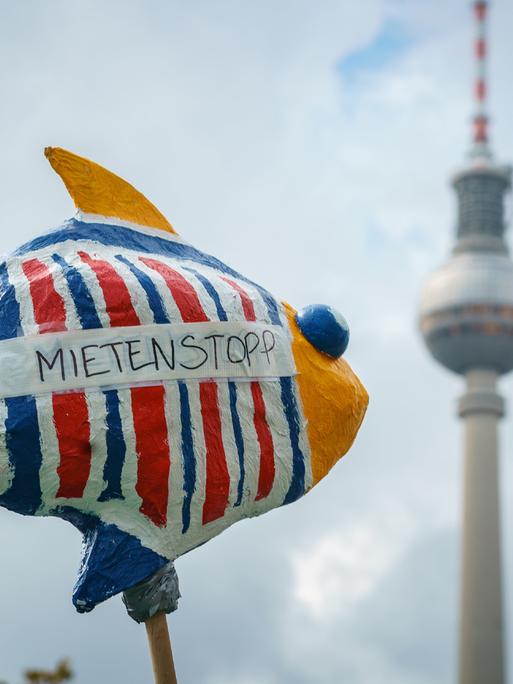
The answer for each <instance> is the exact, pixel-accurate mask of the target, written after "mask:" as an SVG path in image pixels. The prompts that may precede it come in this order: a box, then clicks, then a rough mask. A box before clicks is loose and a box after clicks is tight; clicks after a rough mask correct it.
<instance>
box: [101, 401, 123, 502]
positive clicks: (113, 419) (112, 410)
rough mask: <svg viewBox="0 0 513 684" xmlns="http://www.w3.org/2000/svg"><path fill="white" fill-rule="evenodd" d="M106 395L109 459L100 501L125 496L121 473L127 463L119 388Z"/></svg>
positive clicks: (105, 467)
mask: <svg viewBox="0 0 513 684" xmlns="http://www.w3.org/2000/svg"><path fill="white" fill-rule="evenodd" d="M104 395H105V401H106V404H107V435H106V442H107V459H106V461H105V466H104V468H103V479H104V480H105V482H106V483H107V486H106V487H105V489H104V490H103V492H102V493H101V494H100V496H99V497H98V501H110V500H111V499H124V498H125V497H124V496H123V492H122V491H121V473H122V470H123V464H124V463H125V454H126V445H125V438H124V435H123V425H122V423H121V416H120V414H119V395H118V392H117V390H106V391H105V392H104Z"/></svg>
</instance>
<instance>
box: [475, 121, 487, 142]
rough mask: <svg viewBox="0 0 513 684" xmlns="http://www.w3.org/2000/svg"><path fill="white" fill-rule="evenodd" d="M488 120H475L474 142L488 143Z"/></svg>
mask: <svg viewBox="0 0 513 684" xmlns="http://www.w3.org/2000/svg"><path fill="white" fill-rule="evenodd" d="M487 123H488V121H487V119H484V118H478V119H475V120H474V140H475V141H476V142H486V140H487V137H488V134H487Z"/></svg>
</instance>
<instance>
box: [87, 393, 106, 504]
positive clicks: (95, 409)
mask: <svg viewBox="0 0 513 684" xmlns="http://www.w3.org/2000/svg"><path fill="white" fill-rule="evenodd" d="M85 397H86V402H87V410H88V413H89V426H90V438H89V444H90V445H91V471H90V474H89V479H88V480H87V484H86V487H85V489H84V494H83V499H84V502H85V503H86V505H87V506H88V507H89V506H91V508H92V509H93V510H97V509H98V504H97V499H98V497H99V496H100V494H101V493H102V492H103V490H104V489H105V484H106V483H105V481H104V479H103V470H104V468H105V462H106V461H107V402H106V398H105V394H104V393H103V392H101V391H100V390H89V391H87V392H85Z"/></svg>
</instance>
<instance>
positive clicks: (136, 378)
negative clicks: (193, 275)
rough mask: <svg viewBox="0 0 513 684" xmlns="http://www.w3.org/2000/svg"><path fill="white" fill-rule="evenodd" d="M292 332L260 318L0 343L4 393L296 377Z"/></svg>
mask: <svg viewBox="0 0 513 684" xmlns="http://www.w3.org/2000/svg"><path fill="white" fill-rule="evenodd" d="M295 373H296V368H295V364H294V359H293V356H292V352H291V347H290V336H289V333H288V331H287V330H286V329H285V328H283V327H282V326H279V325H271V324H267V323H257V322H237V323H235V322H224V321H215V322H214V321H213V322H206V323H176V324H175V323H173V324H168V325H162V324H159V325H142V326H125V327H116V328H98V329H93V330H80V331H69V332H56V333H46V334H43V335H34V336H27V337H17V338H13V339H9V340H3V341H1V342H0V397H16V396H25V395H34V394H42V393H45V392H60V391H68V390H76V389H83V388H92V387H107V386H112V385H124V384H134V383H148V382H150V383H151V382H160V381H164V380H189V379H194V378H198V379H201V378H238V379H240V378H248V379H251V378H273V377H274V378H276V377H287V376H292V375H295Z"/></svg>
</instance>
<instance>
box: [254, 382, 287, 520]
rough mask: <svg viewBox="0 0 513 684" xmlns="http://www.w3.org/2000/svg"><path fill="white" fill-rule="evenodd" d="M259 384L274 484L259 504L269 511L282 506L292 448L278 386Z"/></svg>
mask: <svg viewBox="0 0 513 684" xmlns="http://www.w3.org/2000/svg"><path fill="white" fill-rule="evenodd" d="M259 384H260V389H261V390H262V396H263V399H264V405H265V418H266V422H267V425H268V426H269V429H270V431H271V436H272V440H273V448H274V465H275V472H274V482H273V486H272V488H271V491H270V492H269V495H268V496H267V498H266V499H264V500H262V502H261V503H262V509H265V510H269V509H271V508H274V507H275V506H279V505H280V504H282V503H283V499H284V498H285V495H286V494H287V492H288V491H289V487H290V483H291V480H292V446H291V443H290V433H289V426H288V422H287V418H286V416H285V412H284V411H283V404H282V400H281V386H280V384H279V383H278V382H275V381H271V382H264V381H262V382H260V383H259ZM258 503H260V502H258ZM262 512H263V511H262Z"/></svg>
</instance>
